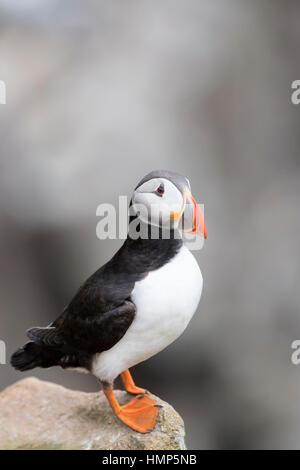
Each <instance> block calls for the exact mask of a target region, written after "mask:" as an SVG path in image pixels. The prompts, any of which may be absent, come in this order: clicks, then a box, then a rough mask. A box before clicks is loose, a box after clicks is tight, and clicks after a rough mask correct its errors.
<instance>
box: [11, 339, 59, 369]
mask: <svg viewBox="0 0 300 470" xmlns="http://www.w3.org/2000/svg"><path fill="white" fill-rule="evenodd" d="M62 355H63V354H62V353H61V352H59V351H57V350H56V351H55V350H53V349H52V350H51V349H50V348H46V347H45V346H42V345H41V344H37V343H35V342H33V341H30V342H29V343H26V344H25V345H24V346H23V347H22V348H19V349H18V350H17V351H16V352H15V353H14V354H13V355H12V356H11V359H10V363H11V365H12V366H13V367H14V368H15V369H17V370H20V371H22V372H23V371H25V370H30V369H34V368H35V367H51V366H55V365H58V363H59V360H60V358H61V357H62Z"/></svg>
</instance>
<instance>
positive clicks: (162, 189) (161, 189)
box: [155, 183, 165, 197]
mask: <svg viewBox="0 0 300 470" xmlns="http://www.w3.org/2000/svg"><path fill="white" fill-rule="evenodd" d="M155 193H156V194H157V195H158V196H160V197H163V195H164V194H165V185H164V183H160V185H159V186H158V188H157V189H156V190H155Z"/></svg>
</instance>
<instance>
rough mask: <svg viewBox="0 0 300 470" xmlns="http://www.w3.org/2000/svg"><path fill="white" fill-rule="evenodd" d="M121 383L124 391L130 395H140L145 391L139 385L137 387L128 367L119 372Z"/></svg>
mask: <svg viewBox="0 0 300 470" xmlns="http://www.w3.org/2000/svg"><path fill="white" fill-rule="evenodd" d="M120 376H121V379H122V382H123V385H124V387H125V390H126V392H128V393H131V394H132V395H140V394H143V393H146V390H145V389H144V388H141V387H137V386H136V385H135V383H134V381H133V378H132V377H131V374H130V372H129V369H126V370H124V372H121V374H120Z"/></svg>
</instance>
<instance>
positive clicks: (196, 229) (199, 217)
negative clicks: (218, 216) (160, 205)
mask: <svg viewBox="0 0 300 470" xmlns="http://www.w3.org/2000/svg"><path fill="white" fill-rule="evenodd" d="M187 198H189V199H190V200H191V202H192V205H193V228H192V229H191V230H189V231H187V232H186V233H195V234H196V235H202V236H203V237H204V238H207V233H206V226H205V222H204V217H203V214H202V212H201V210H200V207H199V206H198V204H197V203H196V201H195V199H194V198H193V196H192V195H191V193H190V192H189V191H185V192H184V194H183V202H182V207H181V210H180V211H174V212H171V214H170V217H171V219H174V220H180V219H181V217H182V215H183V212H184V209H185V205H186V200H187Z"/></svg>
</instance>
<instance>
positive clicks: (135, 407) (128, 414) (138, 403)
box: [104, 388, 161, 434]
mask: <svg viewBox="0 0 300 470" xmlns="http://www.w3.org/2000/svg"><path fill="white" fill-rule="evenodd" d="M104 393H105V395H106V397H107V399H108V401H109V403H110V406H111V407H112V409H113V411H114V413H115V415H116V416H118V418H119V419H120V420H121V421H123V423H125V424H127V426H129V427H130V428H131V429H134V430H135V431H138V432H141V433H143V434H145V433H148V432H151V431H153V429H154V426H155V422H156V418H157V413H158V408H159V407H160V406H161V405H157V404H156V403H155V401H154V400H152V398H150V397H149V395H146V394H143V395H139V396H137V397H134V398H133V399H132V400H131V401H130V402H129V403H126V405H123V406H120V405H119V403H118V402H117V400H116V398H115V396H114V393H113V390H112V389H105V388H104Z"/></svg>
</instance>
